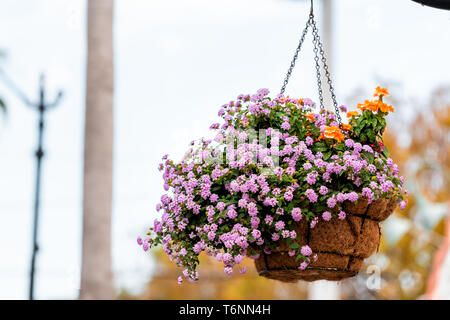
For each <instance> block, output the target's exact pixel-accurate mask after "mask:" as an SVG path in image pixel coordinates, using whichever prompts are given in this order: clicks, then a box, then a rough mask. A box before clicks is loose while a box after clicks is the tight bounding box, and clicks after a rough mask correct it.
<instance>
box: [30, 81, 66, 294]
mask: <svg viewBox="0 0 450 320" xmlns="http://www.w3.org/2000/svg"><path fill="white" fill-rule="evenodd" d="M61 95H62V93H61V92H59V93H58V96H57V99H56V100H55V102H54V103H52V104H48V105H46V103H45V77H44V75H43V74H41V76H40V79H39V102H38V103H37V105H34V107H35V108H36V109H37V111H38V112H39V122H38V147H37V150H36V160H37V163H36V185H35V197H34V215H33V219H34V221H33V249H32V250H33V251H32V254H31V267H30V286H29V293H28V298H29V299H30V300H33V299H34V281H35V269H36V256H37V252H38V250H39V245H38V226H39V213H40V198H41V171H42V170H41V169H42V165H41V164H42V157H43V156H44V150H43V140H44V127H45V125H44V124H45V112H46V111H47V110H48V109H49V108H51V107H55V106H56V105H57V104H58V103H59V99H60V97H61Z"/></svg>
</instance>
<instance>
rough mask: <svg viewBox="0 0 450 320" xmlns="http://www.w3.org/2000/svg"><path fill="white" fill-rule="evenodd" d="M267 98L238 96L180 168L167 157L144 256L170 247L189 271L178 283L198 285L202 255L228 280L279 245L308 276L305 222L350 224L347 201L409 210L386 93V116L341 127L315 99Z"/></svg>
mask: <svg viewBox="0 0 450 320" xmlns="http://www.w3.org/2000/svg"><path fill="white" fill-rule="evenodd" d="M268 94H269V91H268V90H267V89H260V90H259V91H258V92H257V93H256V94H254V95H240V96H238V98H237V100H235V101H231V102H229V103H228V104H226V105H223V106H222V107H221V109H220V110H219V116H220V117H221V118H222V122H221V123H214V124H213V125H211V129H212V130H214V131H215V132H216V133H215V138H214V139H212V140H205V139H202V140H201V141H199V142H198V143H195V142H192V143H191V148H190V149H189V150H188V152H187V153H186V154H185V156H184V157H183V159H182V160H181V161H180V162H174V161H173V160H169V159H168V157H167V155H166V156H164V157H163V163H162V164H161V165H160V170H161V171H163V178H164V188H165V190H166V191H167V194H164V195H163V196H162V197H161V202H160V203H159V204H158V205H157V208H156V209H157V210H158V211H162V217H161V220H155V221H154V224H153V227H152V228H150V231H149V233H148V235H147V236H146V237H145V238H144V239H142V238H138V243H139V244H140V245H141V246H142V247H143V249H144V250H145V251H147V250H148V249H149V248H150V247H152V246H156V245H158V244H162V246H163V249H164V251H165V252H166V254H167V255H168V256H169V258H170V259H172V260H175V261H176V263H177V264H178V265H179V266H182V267H183V272H182V273H183V276H180V278H179V279H178V280H179V283H181V282H182V281H183V277H185V278H188V279H189V280H190V281H195V280H197V279H198V272H197V270H196V269H197V265H198V262H199V260H198V256H199V254H200V253H202V252H205V253H206V254H208V255H212V256H215V257H216V258H217V260H218V261H219V262H222V263H223V264H224V272H225V273H226V274H231V273H232V272H233V269H239V270H240V272H241V273H243V272H245V269H241V268H239V264H240V263H241V262H242V261H243V259H244V257H245V256H249V257H251V258H253V259H256V258H258V257H259V255H260V253H262V252H264V253H266V254H270V253H271V251H273V250H274V249H276V248H277V247H278V246H279V245H280V243H281V241H284V242H285V243H286V244H287V246H288V247H289V250H290V251H289V255H290V256H296V259H297V260H298V261H299V268H300V269H305V268H306V267H307V265H308V264H309V263H310V262H311V260H312V259H315V258H316V255H315V254H314V253H313V252H312V250H311V248H309V247H308V246H300V245H299V242H300V240H301V239H299V236H298V235H297V233H296V231H295V230H296V224H297V223H298V222H299V221H300V220H302V219H304V220H305V221H307V223H309V224H310V226H311V227H312V228H313V227H314V226H315V225H316V224H317V223H326V221H330V220H331V219H345V218H346V213H345V212H344V211H343V208H342V203H343V202H344V201H351V202H356V201H358V199H360V198H366V199H368V201H369V203H370V202H372V201H374V200H376V199H379V198H394V199H396V200H397V201H398V202H399V203H400V207H404V206H405V201H404V200H403V194H404V193H405V192H406V190H404V189H403V182H404V179H403V177H401V176H400V175H399V168H398V166H397V165H396V164H394V163H393V161H392V159H390V158H389V155H388V153H387V150H386V149H385V148H384V145H383V143H382V139H381V134H382V132H383V130H384V128H385V119H384V116H386V114H387V113H386V112H385V111H383V110H386V109H385V108H384V107H381V105H384V103H383V102H382V98H383V96H387V95H388V92H387V90H386V89H381V88H377V92H376V96H377V97H378V98H379V100H378V102H377V103H378V104H379V105H380V106H379V107H378V109H376V110H375V111H374V110H373V109H371V108H369V107H367V108H365V107H361V108H360V109H362V111H363V112H362V114H359V113H358V112H356V111H353V112H349V113H348V115H349V118H350V121H349V123H348V124H343V125H342V126H340V124H339V123H338V121H337V119H336V118H337V117H336V115H335V114H334V113H333V112H331V111H327V110H324V109H323V110H320V111H319V113H314V112H313V109H314V107H315V105H314V103H313V102H312V101H311V100H310V99H292V98H289V97H284V96H283V95H281V94H280V95H278V96H276V97H275V98H273V99H272V98H270V97H269V96H268ZM391 108H392V107H391ZM341 111H343V112H346V111H347V110H346V108H345V107H344V106H341ZM375 112H376V113H375ZM374 119H375V120H374Z"/></svg>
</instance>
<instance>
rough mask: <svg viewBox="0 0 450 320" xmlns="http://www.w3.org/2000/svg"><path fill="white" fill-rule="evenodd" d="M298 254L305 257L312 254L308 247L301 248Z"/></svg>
mask: <svg viewBox="0 0 450 320" xmlns="http://www.w3.org/2000/svg"><path fill="white" fill-rule="evenodd" d="M300 253H301V254H302V255H304V256H305V257H307V256H310V255H311V254H312V250H311V248H310V247H309V246H303V247H302V249H301V250H300Z"/></svg>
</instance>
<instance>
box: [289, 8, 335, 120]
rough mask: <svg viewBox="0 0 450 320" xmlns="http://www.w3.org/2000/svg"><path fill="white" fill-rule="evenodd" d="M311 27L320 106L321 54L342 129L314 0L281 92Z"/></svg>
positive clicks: (321, 96)
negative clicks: (315, 16)
mask: <svg viewBox="0 0 450 320" xmlns="http://www.w3.org/2000/svg"><path fill="white" fill-rule="evenodd" d="M309 27H311V29H312V34H313V45H314V61H315V67H316V76H317V87H318V90H319V102H320V108H321V109H324V105H323V91H322V80H321V74H320V64H319V54H320V56H321V59H320V60H321V62H322V66H323V69H324V71H325V77H326V80H327V83H328V87H329V90H330V94H331V100H332V102H333V106H334V110H335V112H336V118H337V120H338V123H339V127H340V128H341V129H342V118H341V115H340V111H339V108H338V103H337V100H336V94H335V93H334V87H333V83H332V81H331V75H330V72H329V70H328V65H327V59H326V58H325V52H324V50H323V45H322V42H321V41H320V36H319V30H318V28H317V25H316V21H315V20H314V14H313V9H312V1H311V12H310V14H309V19H308V21H307V22H306V26H305V29H303V32H302V36H301V38H300V41H299V44H298V46H297V49H296V50H295V54H294V57H293V59H292V61H291V65H290V66H289V69H288V72H287V74H286V77H285V79H284V81H283V86H282V87H281V91H280V93H281V94H283V93H284V91H285V90H286V86H287V84H288V82H289V78H290V77H291V74H292V70H293V69H294V67H295V62H296V61H297V58H298V54H299V53H300V50H301V47H302V45H303V42H304V41H305V37H306V34H307V33H308V29H309Z"/></svg>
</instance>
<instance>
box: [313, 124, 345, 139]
mask: <svg viewBox="0 0 450 320" xmlns="http://www.w3.org/2000/svg"><path fill="white" fill-rule="evenodd" d="M319 139H334V140H336V141H339V142H340V141H342V140H344V139H345V136H344V134H343V133H342V132H341V129H340V128H339V127H336V126H331V127H326V128H325V130H324V131H323V132H322V134H321V135H320V137H319Z"/></svg>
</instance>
